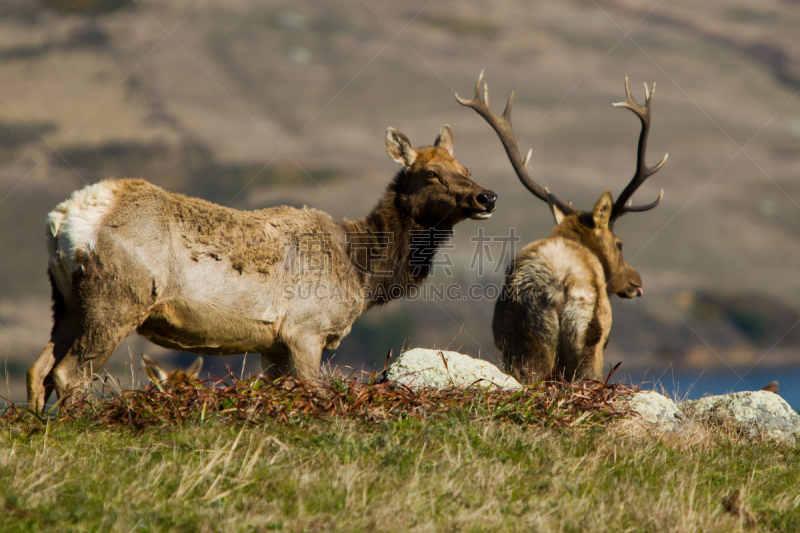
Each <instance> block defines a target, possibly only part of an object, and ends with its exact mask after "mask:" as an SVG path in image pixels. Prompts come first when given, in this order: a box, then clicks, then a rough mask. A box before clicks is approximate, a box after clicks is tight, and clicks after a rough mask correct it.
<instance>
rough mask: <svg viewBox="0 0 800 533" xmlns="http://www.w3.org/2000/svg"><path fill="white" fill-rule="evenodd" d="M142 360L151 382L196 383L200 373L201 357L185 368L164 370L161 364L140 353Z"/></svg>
mask: <svg viewBox="0 0 800 533" xmlns="http://www.w3.org/2000/svg"><path fill="white" fill-rule="evenodd" d="M142 361H144V366H145V373H146V374H147V377H148V378H149V379H150V381H152V382H153V383H167V384H169V385H178V384H181V383H197V382H198V381H199V379H198V376H199V375H200V369H202V368H203V358H202V357H198V358H197V359H195V361H194V363H192V365H191V366H190V367H189V368H187V369H186V370H183V369H180V368H176V369H174V370H164V369H163V368H162V367H161V365H159V364H158V363H157V362H155V361H154V360H153V359H151V358H150V357H147V356H146V355H144V354H142Z"/></svg>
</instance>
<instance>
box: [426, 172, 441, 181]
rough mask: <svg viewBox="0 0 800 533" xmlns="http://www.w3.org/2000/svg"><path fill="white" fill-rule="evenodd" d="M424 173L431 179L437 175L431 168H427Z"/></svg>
mask: <svg viewBox="0 0 800 533" xmlns="http://www.w3.org/2000/svg"><path fill="white" fill-rule="evenodd" d="M425 175H426V176H428V177H429V178H431V179H436V178H438V177H439V176H437V175H436V172H434V171H433V170H429V171H428V172H426V173H425Z"/></svg>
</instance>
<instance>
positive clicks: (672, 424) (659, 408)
mask: <svg viewBox="0 0 800 533" xmlns="http://www.w3.org/2000/svg"><path fill="white" fill-rule="evenodd" d="M616 403H617V405H618V407H620V408H623V409H629V410H631V411H633V413H634V417H633V418H634V419H635V420H636V421H637V422H640V423H645V424H646V425H648V426H649V427H650V428H652V429H658V430H667V431H673V430H677V429H680V428H681V427H683V425H684V422H685V421H686V417H685V416H684V415H683V413H682V412H681V410H680V409H678V406H677V405H675V402H673V401H672V400H670V399H669V398H667V397H666V396H664V395H663V394H659V393H657V392H655V391H642V392H635V393H633V394H629V395H627V394H626V395H625V396H621V397H620V398H618V399H617V401H616Z"/></svg>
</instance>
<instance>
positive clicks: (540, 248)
mask: <svg viewBox="0 0 800 533" xmlns="http://www.w3.org/2000/svg"><path fill="white" fill-rule="evenodd" d="M482 82H483V72H481V75H480V77H479V78H478V83H477V85H476V86H475V95H474V97H473V98H472V100H466V99H462V98H460V97H459V96H458V95H456V99H457V100H458V102H459V103H460V104H462V105H464V106H467V107H470V108H472V109H474V110H475V111H477V113H478V114H479V115H480V116H482V117H483V118H484V119H485V120H486V121H487V122H488V123H489V125H491V126H492V128H493V129H494V130H495V132H496V133H497V135H498V136H499V137H500V140H501V142H502V143H503V147H504V148H505V150H506V154H507V155H508V157H509V160H510V161H511V165H512V166H513V167H514V171H515V172H516V174H517V176H518V177H519V179H520V180H521V181H522V184H523V185H524V186H525V187H526V188H527V189H528V190H529V191H530V192H532V193H533V194H534V196H536V197H537V198H539V199H540V200H544V201H546V202H547V204H548V205H549V206H550V209H551V211H552V213H553V216H554V217H555V222H556V227H555V228H554V229H553V231H552V232H551V233H550V235H549V236H548V237H547V238H546V239H541V240H538V241H535V242H532V243H530V244H528V245H527V246H525V247H524V248H523V249H522V250H521V251H520V253H519V254H517V256H516V257H515V258H514V259H513V261H512V263H511V264H510V265H509V267H508V271H507V273H506V279H505V285H504V286H503V290H502V291H501V294H500V297H499V298H498V300H497V302H496V304H495V309H494V318H493V320H492V333H493V334H494V342H495V346H496V347H497V349H498V350H499V351H500V352H501V353H502V356H503V362H504V363H505V365H506V367H508V368H509V369H511V370H512V371H514V372H515V373H517V374H518V375H520V377H523V378H531V379H544V378H547V377H548V376H551V375H554V374H555V375H561V376H563V377H564V378H565V379H567V380H578V379H600V377H601V373H602V370H603V350H604V349H605V347H606V345H607V343H608V336H609V333H610V331H611V306H610V304H609V299H608V296H609V295H610V294H616V295H617V296H619V297H621V298H635V297H638V296H642V294H643V291H642V280H641V277H640V276H639V273H638V272H636V270H634V269H633V267H631V266H630V265H629V264H628V263H627V262H626V261H625V259H624V258H623V257H622V241H621V240H620V239H619V238H618V237H617V236H616V235H614V232H613V229H614V223H615V222H616V220H617V219H618V218H619V217H621V216H622V215H624V214H625V213H631V212H642V211H648V210H650V209H653V208H654V207H656V206H657V205H658V204H659V203H660V202H661V199H662V197H663V195H664V191H663V190H662V191H661V194H660V195H659V197H658V198H657V199H656V200H655V201H654V202H652V203H650V204H647V205H642V206H633V205H626V204H627V203H628V200H630V198H631V196H633V193H634V192H635V191H636V190H637V189H638V188H639V187H640V186H641V185H642V183H644V181H645V180H646V179H647V178H649V177H650V176H652V175H653V174H655V173H656V172H657V171H658V170H659V169H660V168H661V166H662V165H663V164H664V163H665V162H666V160H667V156H666V155H665V156H664V157H663V158H662V159H661V161H660V162H659V163H658V164H657V165H655V166H654V167H648V166H647V165H646V164H645V152H646V146H647V135H648V132H649V129H650V104H651V100H652V97H653V92H654V91H655V84H654V85H653V92H651V91H649V90H648V89H647V85H646V84H645V105H644V106H642V105H640V104H638V103H636V101H635V100H634V99H633V97H632V96H631V91H630V88H629V87H628V77H627V76H625V92H626V95H627V99H626V101H625V102H621V103H617V104H614V105H615V106H619V107H625V108H628V109H630V110H631V111H633V112H634V113H635V114H636V116H637V117H639V120H640V121H641V123H642V129H641V133H640V135H639V149H638V161H637V164H636V173H635V174H634V177H633V179H632V180H631V181H630V183H629V184H628V186H627V187H625V189H624V190H623V191H622V194H620V195H619V197H618V198H617V201H616V202H614V201H613V200H612V197H611V192H610V191H606V192H604V193H603V194H602V195H601V196H600V199H599V200H597V203H596V204H595V205H594V208H593V209H592V211H580V210H578V209H576V208H575V207H573V206H572V204H571V203H568V202H565V201H563V200H562V199H560V198H559V197H558V196H556V195H555V194H553V193H551V192H550V191H549V190H548V189H546V188H544V189H543V188H542V187H541V186H540V185H538V184H537V183H536V182H534V181H533V180H532V179H531V178H530V176H528V173H527V171H526V168H527V166H528V162H529V161H530V157H531V153H532V150H531V151H529V152H528V155H527V157H526V158H525V160H523V159H522V158H521V157H520V153H519V150H518V148H517V141H516V138H515V136H514V130H513V128H512V126H511V109H512V106H513V103H514V93H513V92H512V93H511V96H510V97H509V99H508V103H507V104H506V108H505V111H504V112H503V114H502V116H497V115H495V114H493V113H492V111H491V110H490V109H489V106H488V104H487V90H486V86H485V85H484V87H483V92H481V84H482Z"/></svg>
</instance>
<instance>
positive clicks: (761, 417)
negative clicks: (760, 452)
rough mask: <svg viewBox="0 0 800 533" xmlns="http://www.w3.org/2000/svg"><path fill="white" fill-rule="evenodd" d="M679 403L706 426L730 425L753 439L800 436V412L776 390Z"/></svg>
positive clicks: (690, 415)
mask: <svg viewBox="0 0 800 533" xmlns="http://www.w3.org/2000/svg"><path fill="white" fill-rule="evenodd" d="M680 407H681V409H682V410H683V412H684V414H685V415H687V416H689V417H691V418H694V419H696V420H697V421H699V422H702V423H703V424H705V425H706V426H711V427H725V428H730V429H733V430H734V431H736V432H737V433H739V434H740V435H742V436H743V437H745V438H747V439H750V440H757V439H760V438H764V437H766V438H770V439H776V440H784V441H788V442H795V440H796V438H797V437H798V436H800V415H798V414H797V412H796V411H794V410H793V409H792V408H791V407H790V406H789V404H788V403H786V400H784V399H783V398H781V397H780V396H778V395H777V394H775V393H774V392H769V391H750V392H735V393H732V394H723V395H720V396H707V397H705V398H700V399H699V400H695V401H690V400H686V401H684V402H681V404H680Z"/></svg>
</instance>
